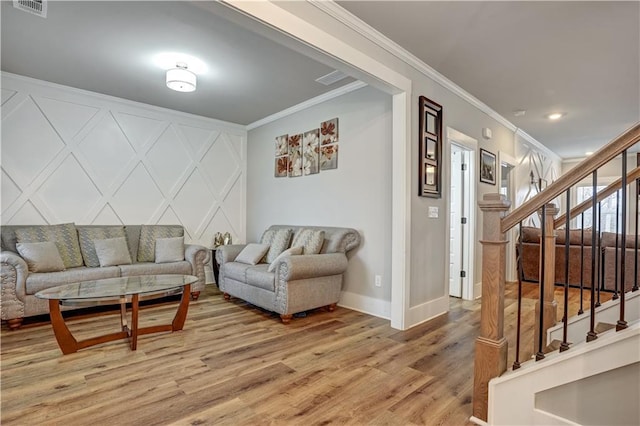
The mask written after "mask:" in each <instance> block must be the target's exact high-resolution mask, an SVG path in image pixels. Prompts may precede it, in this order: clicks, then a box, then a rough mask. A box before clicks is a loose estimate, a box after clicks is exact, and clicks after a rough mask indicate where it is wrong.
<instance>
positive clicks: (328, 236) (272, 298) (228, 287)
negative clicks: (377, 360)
mask: <svg viewBox="0 0 640 426" xmlns="http://www.w3.org/2000/svg"><path fill="white" fill-rule="evenodd" d="M261 243H263V245H265V246H269V248H268V251H267V252H266V254H265V255H264V257H261V256H260V254H258V255H257V257H258V259H256V260H257V262H256V264H251V263H243V262H240V261H239V258H240V257H241V256H242V253H243V251H244V250H245V248H247V245H227V246H221V247H219V248H218V250H216V261H217V262H218V264H219V265H220V273H219V276H218V281H219V283H218V285H219V287H220V290H222V291H223V292H224V297H225V299H229V298H230V297H231V296H234V297H237V298H240V299H242V300H245V301H247V302H249V303H251V304H254V305H256V306H259V307H261V308H264V309H267V310H269V311H272V312H276V313H278V314H280V318H281V319H282V322H283V323H285V324H287V323H288V322H289V321H290V320H291V318H292V316H293V314H294V313H298V312H303V311H307V310H310V309H314V308H319V307H323V306H326V307H328V308H329V310H333V309H335V306H336V304H337V302H338V300H339V299H340V291H341V288H342V274H343V273H344V272H345V271H346V269H347V266H348V265H347V264H348V259H347V252H349V251H350V250H352V249H355V248H356V247H358V246H359V245H360V234H359V233H358V232H357V231H356V230H355V229H351V228H333V227H318V226H288V225H273V226H271V227H270V228H269V229H267V230H266V231H265V233H264V234H263V236H262V239H261ZM312 245H315V249H311V250H308V249H309V247H310V246H312ZM303 246H304V252H303V254H297V255H296V253H294V254H293V255H287V253H284V255H281V254H282V252H283V250H286V249H287V248H289V247H290V248H289V250H295V249H297V248H300V247H303ZM311 252H317V254H308V253H311ZM305 253H306V254H305Z"/></svg>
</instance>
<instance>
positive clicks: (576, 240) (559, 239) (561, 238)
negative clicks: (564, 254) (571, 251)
mask: <svg viewBox="0 0 640 426" xmlns="http://www.w3.org/2000/svg"><path fill="white" fill-rule="evenodd" d="M592 234H593V231H591V229H585V230H584V245H585V246H591V236H592ZM565 241H566V238H565V230H564V229H556V244H560V245H564V242H565ZM580 244H582V230H580V229H569V245H580Z"/></svg>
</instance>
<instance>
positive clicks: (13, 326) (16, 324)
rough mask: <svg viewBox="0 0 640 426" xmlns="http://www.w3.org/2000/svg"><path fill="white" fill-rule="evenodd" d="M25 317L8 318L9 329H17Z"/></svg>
mask: <svg viewBox="0 0 640 426" xmlns="http://www.w3.org/2000/svg"><path fill="white" fill-rule="evenodd" d="M23 319H24V318H11V319H10V320H7V324H8V325H9V330H17V329H19V328H20V326H22V320H23Z"/></svg>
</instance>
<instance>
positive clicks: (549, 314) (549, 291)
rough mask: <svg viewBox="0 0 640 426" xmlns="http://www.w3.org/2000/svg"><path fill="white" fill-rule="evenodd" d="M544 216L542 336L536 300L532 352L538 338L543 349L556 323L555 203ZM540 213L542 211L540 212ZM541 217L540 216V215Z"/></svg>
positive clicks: (534, 351)
mask: <svg viewBox="0 0 640 426" xmlns="http://www.w3.org/2000/svg"><path fill="white" fill-rule="evenodd" d="M545 211H546V217H545V218H544V234H545V236H544V241H540V272H539V274H538V276H539V277H540V279H539V281H540V283H539V285H544V303H543V304H542V305H543V308H542V309H543V314H542V316H543V320H542V330H543V333H542V336H540V332H539V330H541V328H540V300H539V299H538V301H537V302H536V328H535V330H536V338H535V346H534V347H533V353H536V352H537V351H538V347H539V346H538V344H539V339H540V338H542V349H543V350H544V349H545V348H546V347H547V345H548V344H549V343H550V342H547V330H548V329H550V328H551V327H553V326H554V325H556V318H557V315H558V302H556V300H555V282H556V231H555V229H554V225H553V223H554V218H555V217H556V215H557V214H558V211H559V210H558V208H557V207H556V205H555V204H553V203H549V204H547V205H546V206H545ZM540 214H542V212H540ZM541 217H542V216H541ZM543 244H544V258H543V256H542V245H543ZM543 263H544V274H542V264H543Z"/></svg>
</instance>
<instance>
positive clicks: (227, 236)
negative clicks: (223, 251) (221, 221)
mask: <svg viewBox="0 0 640 426" xmlns="http://www.w3.org/2000/svg"><path fill="white" fill-rule="evenodd" d="M222 238H223V243H224V245H225V246H226V245H228V244H231V234H230V233H228V232H225V233H224V236H223V237H222Z"/></svg>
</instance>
